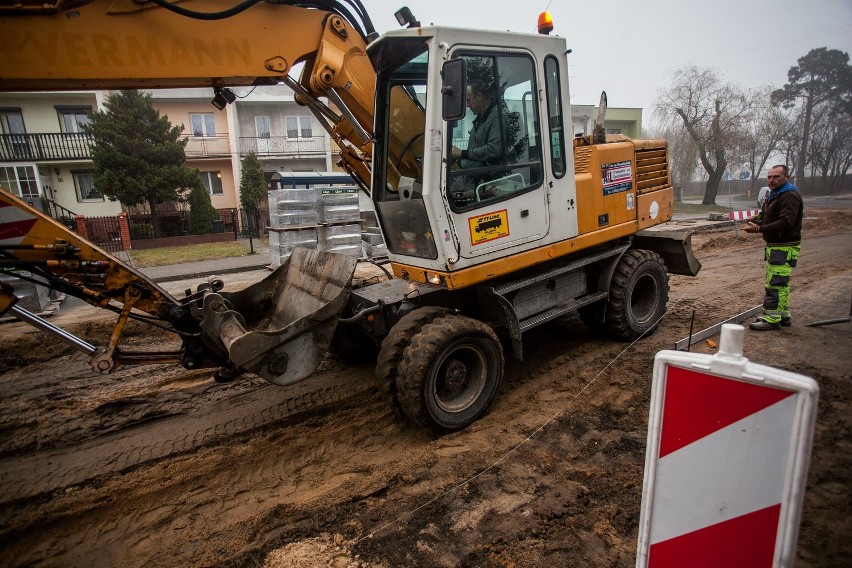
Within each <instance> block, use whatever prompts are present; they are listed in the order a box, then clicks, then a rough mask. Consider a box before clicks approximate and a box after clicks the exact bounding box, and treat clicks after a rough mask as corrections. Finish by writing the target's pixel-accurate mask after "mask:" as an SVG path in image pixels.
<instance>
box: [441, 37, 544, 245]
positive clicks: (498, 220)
mask: <svg viewBox="0 0 852 568" xmlns="http://www.w3.org/2000/svg"><path fill="white" fill-rule="evenodd" d="M454 57H459V58H462V59H464V61H465V70H466V85H467V87H466V88H467V91H466V102H467V110H466V114H465V116H464V117H463V118H462V119H461V120H458V121H454V122H452V123H449V124H448V128H447V131H448V137H449V140H448V141H447V144H446V148H447V150H446V156H445V158H446V163H447V170H446V174H445V179H446V185H445V191H446V193H447V201H448V203H449V206H450V210H451V217H452V220H453V224H454V226H455V229H456V236H457V237H458V239H459V243H458V245H459V251H460V255H461V257H462V258H478V257H482V256H485V255H489V254H491V253H496V252H499V251H503V250H505V249H507V248H511V247H517V246H519V245H523V244H526V243H533V242H535V241H538V240H541V239H543V238H544V237H545V236H546V235H547V233H548V231H549V226H548V223H549V215H548V202H547V192H546V190H545V189H546V188H545V186H544V184H543V172H544V168H543V165H542V151H541V136H540V127H539V124H540V120H539V108H538V95H537V93H538V87H537V85H536V74H535V63H534V60H533V57H532V56H531V55H530V54H529V53H526V52H518V53H511V52H506V51H505V50H503V51H501V52H499V53H496V52H488V51H481V50H468V49H465V50H458V51H457V52H456V53H455V54H454Z"/></svg>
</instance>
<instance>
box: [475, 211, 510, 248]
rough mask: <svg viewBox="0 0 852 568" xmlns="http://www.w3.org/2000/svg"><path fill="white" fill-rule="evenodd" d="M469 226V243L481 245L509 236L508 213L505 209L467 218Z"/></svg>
mask: <svg viewBox="0 0 852 568" xmlns="http://www.w3.org/2000/svg"><path fill="white" fill-rule="evenodd" d="M467 222H468V225H469V226H470V244H471V245H481V244H482V243H487V242H488V241H493V240H494V239H499V238H500V237H507V236H509V215H508V214H507V212H506V209H503V210H502V211H494V212H493V213H486V214H485V215H477V216H476V217H468V218H467Z"/></svg>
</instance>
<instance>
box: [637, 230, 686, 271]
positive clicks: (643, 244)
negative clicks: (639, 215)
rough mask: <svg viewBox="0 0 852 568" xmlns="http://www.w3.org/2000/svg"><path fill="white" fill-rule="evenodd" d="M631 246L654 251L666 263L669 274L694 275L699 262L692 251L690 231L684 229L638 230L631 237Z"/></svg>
mask: <svg viewBox="0 0 852 568" xmlns="http://www.w3.org/2000/svg"><path fill="white" fill-rule="evenodd" d="M632 248H637V249H645V250H650V251H654V252H655V253H657V254H658V255H660V256H661V257H663V261H664V262H665V263H666V269H667V270H668V272H669V273H671V274H683V275H684V276H696V275H697V274H698V271H699V270H701V262H699V260H698V259H697V258H695V255H694V254H693V252H692V233H690V232H686V231H654V230H647V229H646V230H644V231H639V232H638V233H636V235H634V237H633V245H632Z"/></svg>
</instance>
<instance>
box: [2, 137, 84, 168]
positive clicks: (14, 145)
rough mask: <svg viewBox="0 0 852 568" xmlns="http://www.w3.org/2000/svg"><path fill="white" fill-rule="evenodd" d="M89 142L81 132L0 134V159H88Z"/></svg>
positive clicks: (25, 160)
mask: <svg viewBox="0 0 852 568" xmlns="http://www.w3.org/2000/svg"><path fill="white" fill-rule="evenodd" d="M91 143H92V141H91V139H90V138H89V137H88V136H87V135H86V134H82V133H66V132H52V133H47V134H0V161H2V162H38V161H47V160H50V161H55V160H88V159H91V158H92V150H91Z"/></svg>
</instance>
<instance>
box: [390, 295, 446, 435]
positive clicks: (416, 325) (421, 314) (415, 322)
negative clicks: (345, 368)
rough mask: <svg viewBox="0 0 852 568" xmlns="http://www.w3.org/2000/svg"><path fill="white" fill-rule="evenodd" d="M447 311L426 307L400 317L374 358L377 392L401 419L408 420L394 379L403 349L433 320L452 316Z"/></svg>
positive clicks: (397, 372)
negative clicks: (398, 396) (400, 402)
mask: <svg viewBox="0 0 852 568" xmlns="http://www.w3.org/2000/svg"><path fill="white" fill-rule="evenodd" d="M451 313H452V310H450V309H449V308H441V307H436V306H427V307H425V308H418V309H416V310H414V311H413V312H409V313H407V314H405V315H404V316H402V318H400V320H399V321H398V322H396V325H395V326H393V327H392V328H391V330H390V333H389V334H388V335H387V336H386V337H385V338H384V340H382V345H381V348H380V349H379V356H378V357H377V358H376V382H377V384H378V387H379V392H381V393H382V397H383V398H384V399H385V402H387V403H388V404H389V405H390V407H391V408H392V409H393V411H394V413H395V414H396V415H397V416H398V417H399V418H402V419H405V418H407V416H406V415H405V412H404V411H403V409H402V406H401V405H400V404H399V399H398V398H397V393H396V378H397V376H398V374H399V364H400V362H401V361H402V355H403V352H404V351H405V348H406V347H408V344H409V343H410V342H411V338H412V336H413V335H414V334H416V333H417V332H419V331H420V328H422V327H423V326H424V325H426V324H427V323H430V322H432V321H433V320H434V319H436V318H439V317H442V316H446V315H448V314H451Z"/></svg>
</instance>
